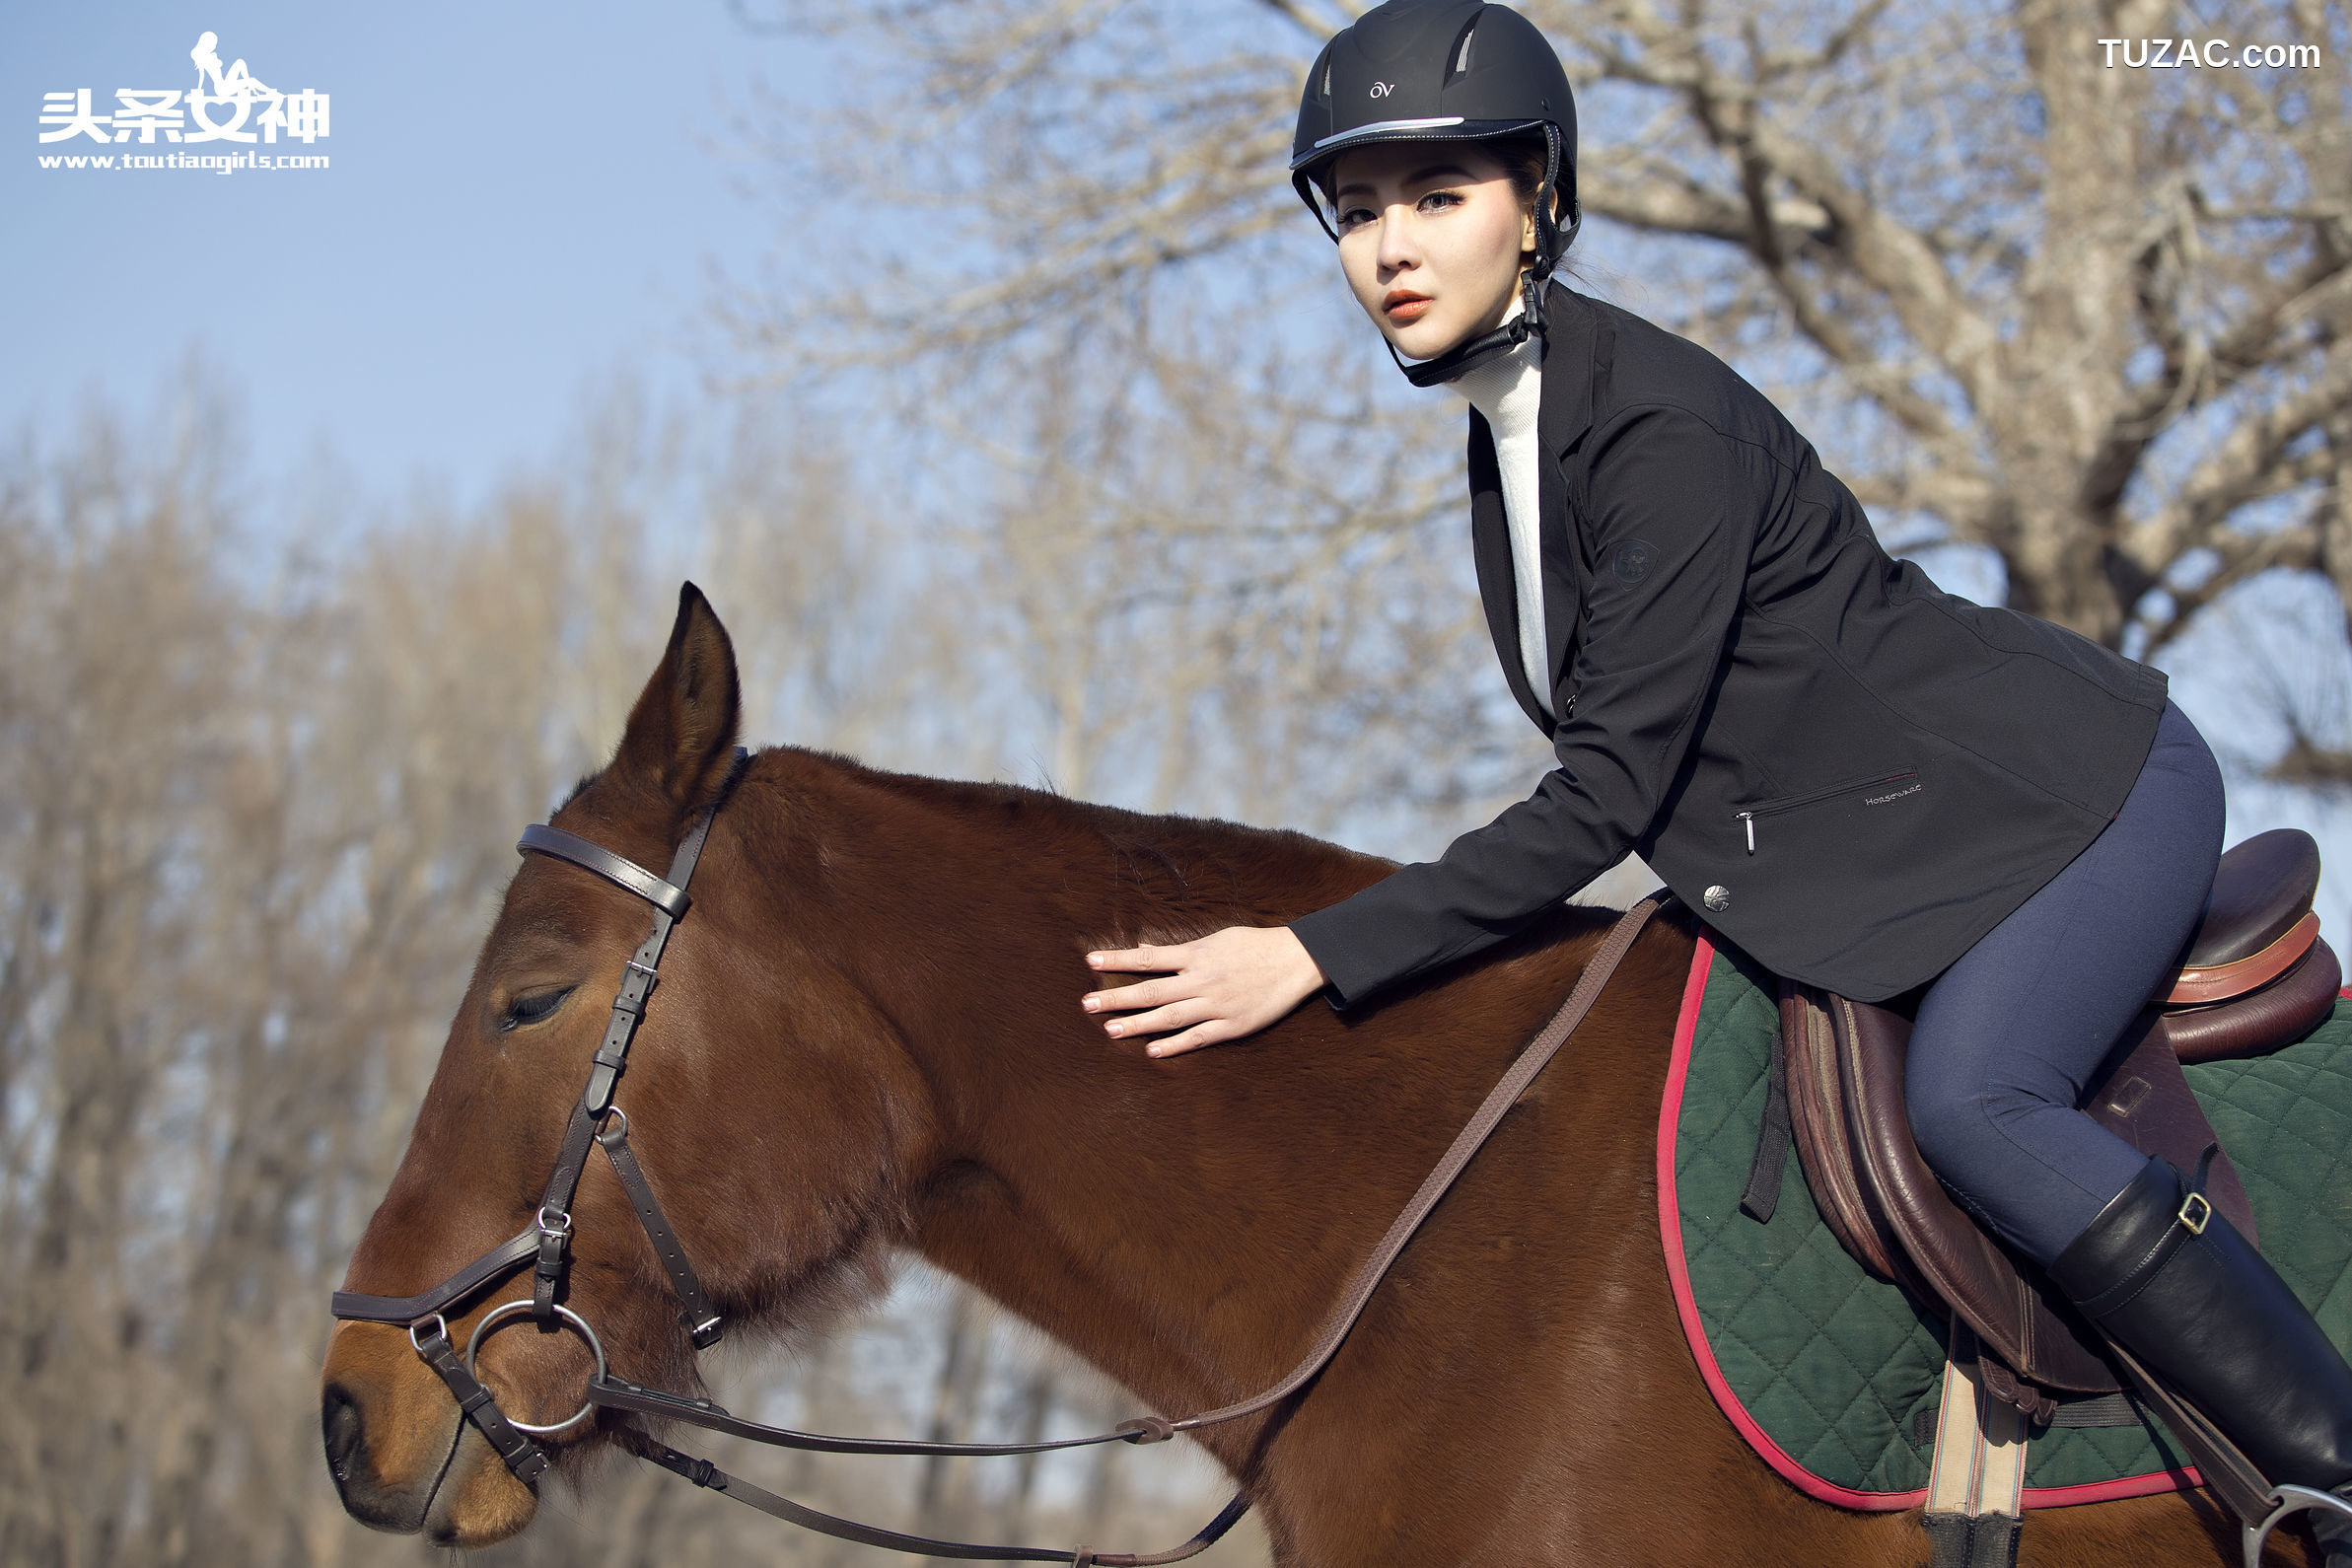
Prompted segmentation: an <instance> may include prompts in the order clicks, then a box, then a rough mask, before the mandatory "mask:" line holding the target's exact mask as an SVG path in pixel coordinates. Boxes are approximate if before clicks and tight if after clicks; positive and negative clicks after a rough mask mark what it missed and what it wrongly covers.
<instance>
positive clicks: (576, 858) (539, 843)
mask: <svg viewBox="0 0 2352 1568" xmlns="http://www.w3.org/2000/svg"><path fill="white" fill-rule="evenodd" d="M515 852H516V853H517V854H520V855H552V856H554V857H555V858H556V859H557V860H568V861H570V862H571V863H572V864H573V865H575V866H579V867H581V868H583V869H585V870H588V871H593V872H595V873H596V874H597V875H598V876H600V877H602V878H604V879H605V880H606V882H608V883H610V884H612V885H613V886H614V887H616V888H625V889H627V890H628V891H631V892H633V893H635V894H636V895H637V896H638V897H640V898H642V899H644V900H645V901H646V902H647V903H649V904H652V905H653V906H654V907H655V908H656V909H659V910H661V911H662V913H664V914H666V915H668V916H669V917H670V918H671V919H673V920H676V919H677V917H678V916H680V915H682V914H684V913H685V912H686V905H687V904H689V903H692V902H693V900H692V899H691V898H688V897H687V896H686V890H685V889H683V888H680V887H677V886H676V885H674V884H671V883H667V882H664V881H663V880H662V879H661V878H659V877H657V876H655V875H654V874H653V873H652V872H650V871H647V870H646V869H645V868H644V867H643V866H640V865H638V864H637V863H636V862H635V861H632V860H623V859H621V858H620V857H619V856H618V855H615V854H613V853H612V852H611V851H610V850H608V849H601V848H599V847H598V846H597V845H595V844H592V843H590V842H589V841H588V840H587V839H585V838H582V837H581V836H580V835H579V834H577V833H567V832H565V831H564V830H563V829H562V828H560V827H549V826H548V825H547V824H546V823H544V822H533V823H532V824H531V825H530V826H529V827H526V828H524V829H523V837H522V839H521V840H520V841H519V842H517V843H516V845H515Z"/></svg>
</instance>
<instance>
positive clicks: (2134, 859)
mask: <svg viewBox="0 0 2352 1568" xmlns="http://www.w3.org/2000/svg"><path fill="white" fill-rule="evenodd" d="M2222 817H2223V813H2222V782H2221V769H2220V768H2219V767H2218V766H2217V765H2216V764H2215V762H2214V760H2213V752H2212V751H2211V750H2210V749H2209V748H2207V747H2206V745H2205V741H2204V738H2203V737H2202V736H2200V735H2198V734H2197V731H2196V727H2195V726H2193V725H2191V724H2190V723H2189V722H2188V719H2187V717H2186V716H2185V715H2183V714H2182V713H2181V711H2180V710H2179V709H2178V708H2177V707H2174V705H2173V704H2172V703H2170V702H2168V703H2166V704H2165V711H2164V718H2163V721H2162V722H2161V723H2160V724H2159V725H2158V727H2157V731H2156V744H2155V745H2154V746H2153V747H2152V748H2150V749H2149V752H2148V760H2147V761H2146V762H2145V763H2144V764H2142V766H2141V768H2140V776H2139V780H2138V782H2136V783H2135V784H2133V785H2132V788H2131V794H2130V795H2129V796H2128V797H2127V798H2126V799H2125V800H2124V802H2123V809H2122V810H2121V811H2120V812H2117V813H2116V814H2115V820H2113V821H2111V822H2109V823H2107V825H2106V826H2105V827H2104V828H2103V829H2102V830H2101V832H2100V835H2099V836H2098V837H2097V838H2096V839H2093V840H2092V842H2091V846H2090V847H2089V848H2088V849H2086V850H2084V851H2083V852H2082V853H2081V854H2080V855H2078V856H2076V857H2075V858H2074V860H2073V861H2072V862H2070V863H2069V864H2068V865H2067V867H2066V869H2065V870H2064V871H2061V872H2059V873H2058V875H2057V876H2055V877H2053V878H2051V879H2050V881H2049V882H2048V884H2047V885H2045V886H2044V887H2043V888H2042V889H2041V891H2038V892H2036V893H2034V894H2033V896H2032V897H2031V898H2028V899H2027V900H2026V901H2025V902H2024V903H2023V904H2020V905H2019V906H2018V908H2017V910H2016V911H2015V912H2014V913H2012V914H2011V915H2010V916H2009V917H2008V918H2007V919H2005V920H2003V921H2002V922H2001V923H2000V924H1999V925H1997V926H1995V927H1993V929H1992V930H1990V931H1989V932H1987V933H1985V935H1984V936H1983V937H1982V938H1981V939H1980V940H1979V941H1978V942H1977V944H1976V945H1975V946H1974V947H1972V948H1970V949H1969V950H1968V951H1967V952H1966V953H1964V954H1962V955H1961V956H1960V960H1959V961H1958V962H1955V963H1954V964H1953V965H1952V967H1950V968H1949V969H1946V970H1945V971H1944V972H1943V973H1942V974H1941V975H1938V976H1937V977H1936V979H1935V981H1934V982H1933V983H1932V984H1930V985H1929V986H1928V988H1927V992H1926V994H1925V996H1924V997H1923V998H1922V1000H1921V1002H1920V1004H1919V1022H1918V1025H1917V1027H1916V1028H1915V1029H1914V1030H1913V1031H1912V1033H1911V1049H1910V1065H1909V1067H1908V1069H1907V1071H1906V1074H1905V1077H1904V1083H1903V1090H1904V1096H1903V1098H1904V1100H1905V1102H1906V1104H1907V1105H1909V1107H1910V1112H1911V1130H1912V1132H1913V1134H1914V1135H1915V1136H1916V1137H1917V1139H1918V1141H1919V1152H1920V1154H1921V1155H1923V1156H1924V1157H1925V1158H1926V1160H1927V1163H1928V1165H1929V1166H1930V1167H1932V1168H1933V1169H1934V1171H1935V1172H1936V1174H1937V1175H1938V1176H1941V1177H1943V1179H1944V1183H1945V1185H1947V1186H1949V1187H1951V1188H1952V1189H1953V1191H1954V1193H1955V1195H1957V1196H1958V1197H1959V1198H1960V1201H1961V1202H1962V1203H1964V1204H1965V1205H1966V1206H1967V1207H1968V1208H1969V1210H1970V1211H1971V1212H1973V1213H1974V1214H1975V1215H1976V1216H1977V1217H1978V1218H1979V1219H1981V1220H1982V1221H1984V1222H1985V1224H1987V1225H1988V1226H1990V1227H1991V1228H1992V1229H1993V1230H1994V1231H1996V1232H1998V1233H1999V1234H2000V1235H2001V1236H2003V1237H2005V1238H2006V1239H2008V1240H2009V1241H2010V1242H2012V1243H2014V1244H2016V1246H2017V1247H2019V1248H2020V1249H2021V1250H2023V1251H2024V1252H2025V1253H2026V1254H2027V1255H2029V1256H2031V1257H2032V1258H2033V1259H2035V1260H2036V1261H2038V1262H2042V1263H2047V1262H2049V1261H2050V1259H2052V1258H2054V1257H2056V1256H2057V1255H2058V1254H2059V1253H2060V1252H2061V1251H2063V1250H2065V1248H2066V1244H2067V1243H2069V1242H2071V1241H2073V1240H2074V1239H2075V1238H2076V1237H2077V1236H2080V1235H2081V1234H2082V1233H2083V1231H2084V1229H2085V1228H2086V1227H2087V1226H2089V1225H2090V1223H2091V1221H2092V1219H2093V1217H2094V1216H2096V1215H2097V1214H2098V1213H2099V1211H2100V1210H2101V1209H2102V1208H2104V1207H2105V1206H2106V1203H2107V1200H2108V1199H2110V1198H2112V1197H2114V1196H2115V1194H2117V1193H2118V1192H2121V1191H2122V1190H2123V1188H2124V1187H2125V1186H2126V1185H2128V1184H2129V1183H2130V1181H2131V1179H2132V1177H2134V1176H2137V1175H2139V1173H2140V1168H2141V1167H2142V1166H2144V1165H2146V1164H2147V1163H2148V1162H2147V1157H2146V1156H2145V1155H2142V1154H2140V1153H2138V1152H2136V1151H2135V1150H2134V1149H2133V1148H2132V1147H2131V1146H2130V1145H2129V1144H2127V1143H2125V1142H2124V1141H2123V1140H2122V1139H2120V1138H2118V1137H2116V1136H2115V1135H2114V1134H2113V1133H2111V1132H2108V1131H2107V1130H2106V1129H2105V1128H2103V1127H2102V1126H2100V1125H2099V1124H2098V1123H2097V1122H2095V1121H2093V1120H2092V1119H2091V1118H2090V1117H2089V1116H2088V1115H2086V1114H2085V1113H2083V1112H2082V1111H2080V1110H2078V1109H2076V1108H2075V1106H2076V1105H2077V1103H2078V1102H2079V1101H2080V1100H2081V1099H2082V1096H2083V1090H2084V1087H2085V1086H2086V1085H2087V1084H2088V1083H2089V1082H2090V1080H2091V1078H2092V1077H2093V1075H2094V1074H2096V1073H2097V1072H2098V1070H2099V1066H2100V1064H2101V1062H2103V1060H2104V1059H2105V1058H2106V1056H2107V1054H2108V1052H2109V1051H2110V1050H2112V1049H2113V1047H2114V1046H2115V1044H2116V1042H2117V1041H2118V1040H2119V1039H2120V1038H2121V1037H2122V1034H2123V1031H2124V1029H2125V1028H2126V1027H2127V1026H2128V1025H2129V1024H2130V1023H2131V1021H2132V1019H2133V1018H2134V1017H2135V1016H2136V1015H2137V1014H2138V1013H2139V1011H2140V1009H2141V1008H2142V1007H2144V1006H2145V1005H2146V1004H2147V1002H2148V999H2149V998H2150V997H2151V996H2152V995H2154V994H2155V992H2156V989H2157V986H2158V985H2159V984H2160V983H2161V982H2162V981H2163V979H2164V977H2165V975H2166V973H2167V971H2168V970H2170V969H2173V968H2174V966H2176V965H2177V964H2178V962H2179V959H2180V951H2181V949H2182V947H2183V946H2184V945H2185V944H2186V943H2187V941H2188V938H2189V936H2190V934H2191V933H2193V932H2194V931H2195V930H2196V926H2197V921H2198V918H2199V917H2200V916H2201V915H2202V914H2203V912H2204V908H2205V896H2206V894H2207V893H2208V892H2210V891H2212V888H2213V872H2214V866H2215V864H2216V863H2217V862H2218V861H2219V860H2220V859H2221V849H2222Z"/></svg>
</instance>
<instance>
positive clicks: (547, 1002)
mask: <svg viewBox="0 0 2352 1568" xmlns="http://www.w3.org/2000/svg"><path fill="white" fill-rule="evenodd" d="M572 989H573V988H572V987H571V986H568V985H567V986H564V987H563V988H562V989H560V990H554V991H534V992H532V993H531V994H530V995H529V996H518V997H516V998H515V999H514V1000H513V1001H511V1002H509V1003H507V1005H506V1012H505V1014H504V1015H503V1016H502V1017H500V1019H499V1020H498V1031H499V1033H502V1034H503V1033H506V1032H507V1031H509V1030H516V1029H521V1028H523V1027H524V1026H525V1025H527V1024H536V1023H537V1022H538V1021H539V1020H541V1019H543V1018H545V1017H547V1016H548V1015H549V1014H551V1013H553V1012H554V1011H555V1010H556V1009H557V1008H559V1007H561V1006H563V999H564V998H565V997H567V996H569V995H571V994H572Z"/></svg>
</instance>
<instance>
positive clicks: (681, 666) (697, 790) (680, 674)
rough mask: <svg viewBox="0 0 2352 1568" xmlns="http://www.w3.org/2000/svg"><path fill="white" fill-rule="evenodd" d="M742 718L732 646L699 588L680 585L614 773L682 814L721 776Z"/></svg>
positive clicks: (614, 760) (706, 797)
mask: <svg viewBox="0 0 2352 1568" xmlns="http://www.w3.org/2000/svg"><path fill="white" fill-rule="evenodd" d="M742 718H743V693H742V688H741V687H740V686H739V685H738V683H737V681H736V675H735V644H734V643H732V642H730V641H729V640H728V637H727V628H726V627H724V626H722V625H720V624H719V617H718V614H717V612H716V611H714V610H713V609H712V608H711V607H710V601H709V600H707V599H704V598H703V597H702V590H700V589H698V588H696V587H695V586H694V585H693V584H692V583H686V584H683V585H681V586H680V587H679V589H678V591H677V624H676V625H674V626H672V627H671V628H670V647H669V649H668V650H667V651H666V652H664V653H663V655H662V667H661V668H660V669H659V670H656V671H655V672H654V673H653V678H652V679H651V680H648V681H647V682H646V683H645V690H644V691H642V692H640V693H639V694H638V697H637V705H636V706H635V707H634V708H632V709H630V710H629V727H628V729H627V730H626V731H625V732H624V733H623V734H622V736H621V738H620V749H619V751H618V752H616V753H615V754H614V756H613V758H612V771H613V772H615V773H617V774H619V775H621V776H623V777H626V778H639V779H644V780H646V781H648V782H650V783H653V784H655V785H656V786H657V787H659V789H660V790H661V792H662V793H663V794H664V795H666V796H668V797H669V798H670V801H671V803H672V804H673V805H674V806H676V807H677V808H678V809H679V810H680V811H683V812H690V811H693V810H695V809H696V808H698V807H700V806H702V805H703V804H704V803H705V802H707V801H708V800H710V798H711V797H712V796H714V795H716V794H717V793H718V791H719V786H720V785H721V784H722V783H724V782H725V781H726V778H727V770H728V767H729V766H730V765H731V764H732V763H733V761H734V759H735V738H736V731H737V729H738V728H739V726H740V724H741V722H742Z"/></svg>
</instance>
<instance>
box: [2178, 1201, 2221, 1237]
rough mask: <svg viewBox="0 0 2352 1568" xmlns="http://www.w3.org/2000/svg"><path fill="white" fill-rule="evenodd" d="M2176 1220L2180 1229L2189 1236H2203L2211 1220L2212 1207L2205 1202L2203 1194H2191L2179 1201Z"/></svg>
mask: <svg viewBox="0 0 2352 1568" xmlns="http://www.w3.org/2000/svg"><path fill="white" fill-rule="evenodd" d="M2178 1218H2179V1220H2180V1224H2181V1228H2182V1229H2184V1230H2186V1231H2187V1232H2188V1234H2189V1235H2191V1236H2203V1235H2204V1234H2205V1227H2206V1225H2207V1223H2209V1222H2210V1221H2211V1220H2212V1218H2213V1205H2212V1204H2211V1203H2210V1202H2208V1201H2207V1200H2206V1197H2205V1194H2204V1193H2202V1192H2191V1193H2189V1195H2188V1196H2187V1197H2185V1198H2182V1199H2181V1200H2180V1213H2179V1216H2178Z"/></svg>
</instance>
